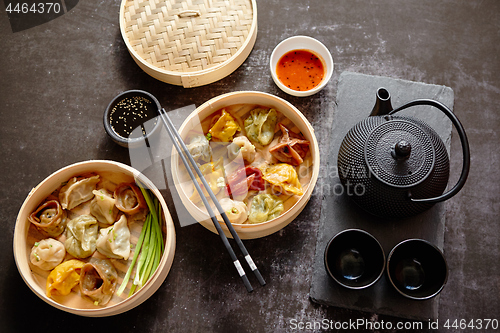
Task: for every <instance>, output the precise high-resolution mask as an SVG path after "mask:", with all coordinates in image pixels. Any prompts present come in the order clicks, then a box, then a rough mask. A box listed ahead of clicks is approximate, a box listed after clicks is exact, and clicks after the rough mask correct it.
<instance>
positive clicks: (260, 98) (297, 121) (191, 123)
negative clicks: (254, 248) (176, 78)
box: [171, 91, 320, 239]
mask: <svg viewBox="0 0 500 333" xmlns="http://www.w3.org/2000/svg"><path fill="white" fill-rule="evenodd" d="M237 104H253V105H261V106H266V107H272V108H275V109H276V110H277V111H279V112H281V113H282V114H283V115H284V116H285V117H286V118H288V119H289V120H291V121H292V122H293V124H294V125H295V126H296V127H297V128H298V129H299V130H300V132H302V134H303V135H304V137H305V138H306V139H307V140H309V142H310V152H311V155H312V157H311V161H312V165H311V170H312V171H311V172H310V179H308V184H307V186H306V187H304V188H303V189H304V194H303V195H302V196H301V197H300V199H298V200H297V201H296V202H295V203H294V204H293V206H291V207H290V208H289V209H288V210H286V211H285V212H284V213H283V214H282V215H280V216H279V217H277V218H275V219H273V220H270V221H267V222H263V223H258V224H233V227H234V229H235V230H236V232H237V233H238V235H239V236H240V238H242V239H253V238H260V237H264V236H267V235H270V234H272V233H274V232H276V231H278V230H280V229H282V228H284V227H285V226H286V225H288V224H289V223H290V222H292V221H293V220H294V219H295V218H296V217H297V215H299V213H300V212H301V211H302V210H303V209H304V207H305V205H306V204H307V202H308V201H309V198H310V197H311V194H312V191H313V189H314V186H315V185H316V181H317V179H318V174H319V165H320V157H319V150H318V142H317V141H316V136H315V134H314V129H313V128H312V126H311V124H310V123H309V121H308V120H307V119H306V117H304V115H303V114H302V113H301V112H300V111H299V110H298V109H297V108H295V107H294V106H293V105H292V104H290V103H288V102H287V101H285V100H283V99H281V98H279V97H276V96H274V95H271V94H267V93H263V92H258V91H240V92H232V93H228V94H224V95H220V96H218V97H215V98H213V99H211V100H209V101H207V102H205V103H204V104H202V105H201V106H200V107H198V108H197V109H196V110H195V111H194V112H193V113H191V115H190V116H189V117H188V118H187V119H186V120H185V121H184V122H183V124H182V125H181V127H180V128H179V133H180V134H181V136H182V137H183V138H184V139H186V136H187V133H188V132H189V131H191V130H193V128H199V124H200V120H202V121H203V120H204V119H206V118H207V117H209V116H210V115H211V114H213V113H215V112H216V111H218V110H220V109H221V108H223V107H227V106H231V105H237ZM181 164H182V162H181V161H180V160H179V155H178V154H177V152H176V151H175V148H174V149H173V151H172V160H171V170H172V177H173V180H174V185H175V187H176V189H177V191H178V193H179V196H180V199H181V201H182V203H183V204H184V206H185V207H186V209H187V210H188V211H189V213H190V214H191V215H192V216H193V218H194V219H195V220H197V221H199V222H200V224H201V225H203V226H204V227H205V228H207V229H209V230H211V231H212V232H214V233H216V232H217V230H216V228H215V227H214V225H213V223H212V220H211V219H210V218H209V216H208V214H207V213H206V212H205V211H203V210H201V209H200V208H199V207H197V206H196V205H195V204H194V203H193V202H192V201H191V200H190V199H189V194H188V193H187V190H186V188H185V186H183V185H185V184H186V183H185V182H184V183H182V182H181V179H180V169H179V168H180V165H181ZM191 188H192V185H191ZM215 213H218V212H217V211H216V209H215ZM220 221H221V227H222V230H224V233H225V234H226V236H227V237H228V238H229V237H231V234H230V233H229V230H228V229H227V227H226V225H225V224H224V223H223V222H222V219H220Z"/></svg>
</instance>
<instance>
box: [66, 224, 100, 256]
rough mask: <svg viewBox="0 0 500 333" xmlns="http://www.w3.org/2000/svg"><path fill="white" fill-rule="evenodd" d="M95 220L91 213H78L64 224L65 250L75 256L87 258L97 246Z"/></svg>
mask: <svg viewBox="0 0 500 333" xmlns="http://www.w3.org/2000/svg"><path fill="white" fill-rule="evenodd" d="M97 229H98V226H97V220H96V219H95V218H94V217H93V216H92V215H80V216H78V217H77V218H74V219H73V220H71V221H69V222H68V225H67V226H66V241H65V242H64V247H66V251H67V252H68V253H69V254H71V255H72V256H73V257H76V258H87V257H90V256H91V255H92V253H94V251H95V250H96V248H97V245H96V242H97Z"/></svg>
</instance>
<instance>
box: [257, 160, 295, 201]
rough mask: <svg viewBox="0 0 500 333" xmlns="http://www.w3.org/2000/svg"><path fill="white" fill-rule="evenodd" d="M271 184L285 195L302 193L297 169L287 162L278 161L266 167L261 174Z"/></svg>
mask: <svg viewBox="0 0 500 333" xmlns="http://www.w3.org/2000/svg"><path fill="white" fill-rule="evenodd" d="M262 178H264V179H265V180H266V181H267V182H269V183H270V184H272V185H273V186H274V187H275V189H276V190H278V191H279V192H281V193H284V194H287V195H302V194H304V191H303V190H302V185H301V184H300V181H299V176H298V175H297V171H296V170H295V168H294V167H293V166H291V165H290V164H287V163H278V164H275V165H272V166H270V167H268V168H267V169H266V170H265V171H264V175H263V176H262Z"/></svg>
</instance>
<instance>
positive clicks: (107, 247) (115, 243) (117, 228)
mask: <svg viewBox="0 0 500 333" xmlns="http://www.w3.org/2000/svg"><path fill="white" fill-rule="evenodd" d="M97 251H99V252H100V253H102V254H104V255H105V256H106V257H108V258H115V259H125V260H128V257H129V256H130V230H129V228H128V225H127V218H126V216H125V215H122V216H121V217H120V219H119V220H118V221H117V222H116V223H115V224H113V225H112V226H110V227H108V228H103V229H101V231H100V233H99V237H98V238H97Z"/></svg>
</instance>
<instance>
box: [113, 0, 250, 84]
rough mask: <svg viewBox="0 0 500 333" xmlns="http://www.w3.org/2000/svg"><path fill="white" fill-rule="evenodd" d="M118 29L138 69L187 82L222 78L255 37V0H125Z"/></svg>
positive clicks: (247, 51) (175, 81) (240, 60)
mask: <svg viewBox="0 0 500 333" xmlns="http://www.w3.org/2000/svg"><path fill="white" fill-rule="evenodd" d="M120 31H121V35H122V37H123V40H124V41H125V44H126V45H127V48H128V50H129V52H130V54H131V56H132V58H133V59H134V61H135V62H136V63H137V64H138V65H139V67H140V68H142V70H144V71H145V72H146V73H147V74H149V75H151V76H152V77H154V78H156V79H158V80H160V81H163V82H166V83H170V84H174V85H179V86H183V87H185V88H191V87H198V86H202V85H206V84H209V83H212V82H215V81H217V80H220V79H222V78H224V77H226V76H227V75H229V74H231V73H232V72H233V71H235V70H236V69H237V68H238V67H239V66H240V65H241V64H242V63H243V62H244V61H245V59H246V58H247V57H248V55H249V54H250V52H251V51H252V48H253V46H254V44H255V40H256V38H257V4H256V1H255V0H229V1H220V0H219V1H207V0H167V1H160V0H123V1H122V3H121V7H120Z"/></svg>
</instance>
